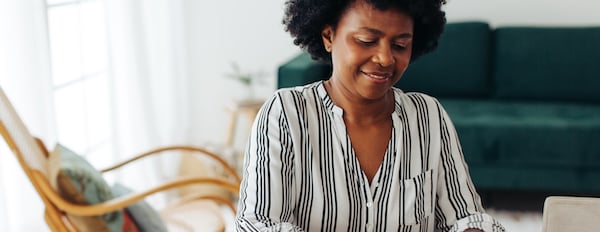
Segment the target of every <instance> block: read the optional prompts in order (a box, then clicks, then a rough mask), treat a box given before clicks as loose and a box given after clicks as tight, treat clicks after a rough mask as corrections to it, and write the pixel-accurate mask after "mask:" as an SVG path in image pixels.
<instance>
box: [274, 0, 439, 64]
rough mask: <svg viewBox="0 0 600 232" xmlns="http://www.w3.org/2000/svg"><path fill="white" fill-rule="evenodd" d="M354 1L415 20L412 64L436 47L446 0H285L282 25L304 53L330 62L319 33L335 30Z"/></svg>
mask: <svg viewBox="0 0 600 232" xmlns="http://www.w3.org/2000/svg"><path fill="white" fill-rule="evenodd" d="M355 1H366V2H368V3H369V4H371V5H372V6H374V7H375V8H376V9H378V10H387V9H389V8H397V9H400V10H403V11H406V12H407V13H408V14H409V15H410V16H411V17H412V18H413V21H414V29H413V33H414V35H413V48H412V55H411V62H412V61H414V60H415V59H417V58H418V57H420V56H421V55H423V54H425V53H427V52H430V51H432V50H434V49H435V48H436V47H437V44H438V39H439V37H440V34H441V33H442V31H443V30H444V25H445V24H446V14H445V13H444V11H442V9H441V7H442V5H443V4H445V3H446V1H445V0H288V1H287V2H286V3H285V8H286V10H285V15H284V19H283V24H284V26H285V30H286V31H288V32H289V33H290V34H291V35H292V37H293V38H294V44H296V45H298V46H300V48H302V49H304V50H306V51H307V52H308V53H309V54H310V55H311V57H312V58H313V59H314V60H317V61H321V62H324V63H329V64H330V63H331V55H330V54H329V53H328V52H327V51H326V50H325V48H324V45H323V40H322V39H321V31H322V30H323V28H325V26H326V25H331V26H332V27H334V28H336V26H337V23H338V21H339V18H340V17H341V15H342V13H343V12H344V11H345V10H346V8H348V7H349V6H350V5H351V4H352V3H354V2H355Z"/></svg>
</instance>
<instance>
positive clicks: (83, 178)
mask: <svg viewBox="0 0 600 232" xmlns="http://www.w3.org/2000/svg"><path fill="white" fill-rule="evenodd" d="M49 162H50V163H49V167H50V181H51V183H52V185H53V187H54V188H55V189H56V190H57V192H58V193H59V194H60V195H61V196H62V197H63V198H64V199H65V200H67V201H69V202H72V203H75V204H82V205H94V204H99V203H102V202H105V201H108V200H110V199H113V198H114V196H113V194H112V191H111V189H110V187H109V185H108V183H107V182H106V181H105V180H104V178H102V174H101V173H100V172H99V171H98V170H96V169H95V168H94V167H93V166H92V165H91V164H90V163H88V162H87V161H86V160H85V159H84V158H83V157H81V156H80V155H78V154H76V153H75V152H73V151H71V150H69V149H68V148H66V147H64V146H62V145H60V144H57V145H56V147H55V148H54V150H53V151H52V152H51V154H50V161H49ZM124 212H125V210H118V211H115V212H112V213H107V214H104V215H100V216H78V215H67V217H68V218H69V220H70V221H71V222H72V223H73V224H75V226H76V227H77V228H78V229H79V230H81V231H112V232H114V231H132V232H133V231H137V228H135V226H132V223H130V222H129V221H128V220H127V219H128V218H127V216H126V215H125V213H124Z"/></svg>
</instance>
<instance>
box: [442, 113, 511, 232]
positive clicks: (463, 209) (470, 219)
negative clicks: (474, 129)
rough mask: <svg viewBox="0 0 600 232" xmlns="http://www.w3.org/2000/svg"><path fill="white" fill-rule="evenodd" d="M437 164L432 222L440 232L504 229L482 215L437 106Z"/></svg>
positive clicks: (450, 130)
mask: <svg viewBox="0 0 600 232" xmlns="http://www.w3.org/2000/svg"><path fill="white" fill-rule="evenodd" d="M438 112H439V116H440V120H441V122H440V136H441V160H440V167H439V170H440V172H439V173H438V174H439V176H438V186H437V187H438V188H437V195H438V199H437V204H436V222H437V227H438V229H441V230H442V231H452V232H461V231H465V230H466V229H470V228H473V229H480V230H483V231H485V232H503V231H505V229H504V227H502V225H501V224H500V223H499V222H498V221H497V220H495V219H494V218H492V217H491V216H490V215H488V214H486V213H485V210H484V208H483V206H482V205H481V198H480V197H479V195H478V194H477V191H476V190H475V186H474V185H473V182H472V181H471V177H470V175H469V170H468V167H467V164H466V162H465V160H464V157H463V153H462V148H461V146H460V142H459V139H458V136H457V133H456V130H455V128H454V125H453V124H452V122H451V120H450V117H449V116H448V114H447V113H446V111H445V110H444V109H443V108H442V107H441V105H439V103H438Z"/></svg>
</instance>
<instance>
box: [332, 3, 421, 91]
mask: <svg viewBox="0 0 600 232" xmlns="http://www.w3.org/2000/svg"><path fill="white" fill-rule="evenodd" d="M322 37H323V42H324V44H325V49H327V50H328V51H329V52H331V60H332V64H333V74H332V77H331V78H330V81H331V82H332V86H334V88H337V89H338V90H341V91H342V93H343V94H344V95H345V96H347V97H356V98H357V99H363V100H377V99H380V98H382V97H383V96H385V94H386V93H387V91H389V89H390V88H391V87H392V86H393V85H394V84H395V83H396V82H397V81H398V80H400V77H401V76H402V74H403V73H404V71H405V70H406V67H407V66H408V64H409V62H410V56H411V50H412V49H411V48H412V38H413V20H412V18H411V17H410V15H408V14H407V13H405V12H403V11H400V10H398V9H395V8H390V9H388V10H385V11H380V10H377V9H375V8H374V7H373V6H371V5H370V4H369V3H366V2H365V1H362V0H357V1H356V2H355V3H353V4H352V5H351V6H350V7H349V8H348V9H347V10H346V11H345V12H344V13H342V15H341V17H340V19H339V22H338V25H337V28H335V30H334V28H333V27H331V26H327V27H326V28H325V29H323V31H322Z"/></svg>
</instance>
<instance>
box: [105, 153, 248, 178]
mask: <svg viewBox="0 0 600 232" xmlns="http://www.w3.org/2000/svg"><path fill="white" fill-rule="evenodd" d="M177 150H179V151H192V152H196V153H200V154H203V155H206V156H207V157H209V158H211V159H213V160H214V161H216V162H217V163H219V164H221V165H222V166H223V168H224V169H225V171H227V173H229V175H231V176H232V177H233V178H234V179H235V181H236V182H237V183H239V182H241V178H240V176H239V175H238V174H237V172H236V171H235V169H234V168H232V167H231V166H230V165H229V164H228V163H227V162H226V161H225V160H223V159H222V158H221V157H219V155H217V154H216V153H214V152H211V151H209V150H207V149H204V148H201V147H195V146H181V145H176V146H166V147H159V148H156V149H152V150H149V151H146V152H144V153H142V154H139V155H137V156H134V157H132V158H130V159H128V160H125V161H122V162H119V163H117V164H114V165H112V166H109V167H107V168H104V169H101V170H100V172H102V173H104V172H109V171H112V170H115V169H118V168H120V167H123V166H125V165H127V164H129V163H132V162H133V161H136V160H139V159H142V158H145V157H148V156H152V155H156V154H160V153H162V152H165V151H177Z"/></svg>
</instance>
